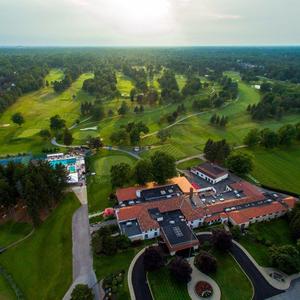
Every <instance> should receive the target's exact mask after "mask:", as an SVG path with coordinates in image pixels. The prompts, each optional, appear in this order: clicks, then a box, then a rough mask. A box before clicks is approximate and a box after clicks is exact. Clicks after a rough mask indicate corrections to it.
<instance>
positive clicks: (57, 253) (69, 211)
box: [0, 193, 79, 300]
mask: <svg viewBox="0 0 300 300" xmlns="http://www.w3.org/2000/svg"><path fill="white" fill-rule="evenodd" d="M78 207H79V201H78V200H77V198H76V197H75V195H74V194H73V193H69V194H67V196H66V197H65V199H64V200H63V201H62V203H61V204H60V205H59V206H58V207H57V208H56V209H55V210H54V211H53V213H52V214H51V215H50V217H49V218H48V219H47V220H46V221H45V222H44V223H43V224H42V225H41V226H40V227H39V228H38V229H36V231H35V233H34V234H33V235H32V236H31V237H30V238H28V239H27V240H25V241H24V242H22V243H21V244H19V245H18V246H16V247H15V248H12V249H10V250H8V251H7V252H5V253H3V254H1V255H0V264H1V265H3V266H4V267H5V269H6V270H7V271H8V272H9V273H11V274H12V276H13V278H14V280H15V281H16V283H17V285H18V286H19V287H20V289H21V290H22V291H23V293H24V294H25V296H26V299H44V300H46V299H47V300H53V299H61V298H62V297H63V295H64V294H65V292H66V291H67V289H68V288H69V286H70V284H71V282H72V231H71V222H72V215H73V213H74V211H75V210H76V209H77V208H78Z"/></svg>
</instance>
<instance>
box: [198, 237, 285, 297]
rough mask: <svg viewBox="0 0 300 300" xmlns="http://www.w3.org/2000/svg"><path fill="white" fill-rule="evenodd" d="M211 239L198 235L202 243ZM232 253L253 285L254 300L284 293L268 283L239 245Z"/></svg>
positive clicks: (235, 246)
mask: <svg viewBox="0 0 300 300" xmlns="http://www.w3.org/2000/svg"><path fill="white" fill-rule="evenodd" d="M210 237H211V235H210V234H204V235H198V238H199V240H202V241H205V240H208V239H209V238H210ZM230 252H231V254H232V255H233V257H234V258H235V259H236V261H237V262H238V263H239V264H240V266H241V267H242V269H243V270H244V272H245V273H246V274H247V275H248V277H249V278H250V280H251V282H252V284H253V287H254V297H253V300H263V299H267V298H270V297H272V296H275V295H278V294H280V293H282V290H278V289H275V288H274V287H272V286H271V285H270V284H269V283H268V282H267V281H266V279H265V278H264V277H263V275H262V274H261V273H260V272H259V270H258V269H257V268H256V266H255V265H254V264H253V262H252V261H251V260H250V259H249V257H248V256H247V255H246V254H245V253H244V252H243V250H241V249H240V248H239V247H238V246H237V245H235V244H233V246H232V249H231V250H230Z"/></svg>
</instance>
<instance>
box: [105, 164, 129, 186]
mask: <svg viewBox="0 0 300 300" xmlns="http://www.w3.org/2000/svg"><path fill="white" fill-rule="evenodd" d="M110 176H111V184H112V186H113V187H121V186H123V185H124V184H125V183H127V182H128V181H129V179H130V177H131V168H130V165H128V164H126V163H120V164H116V165H113V166H112V167H111V169H110Z"/></svg>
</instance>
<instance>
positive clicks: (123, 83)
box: [117, 72, 134, 97]
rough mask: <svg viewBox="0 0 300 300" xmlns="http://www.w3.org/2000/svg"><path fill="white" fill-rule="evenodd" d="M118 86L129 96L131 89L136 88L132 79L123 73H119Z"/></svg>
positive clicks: (123, 94) (124, 94) (122, 93)
mask: <svg viewBox="0 0 300 300" xmlns="http://www.w3.org/2000/svg"><path fill="white" fill-rule="evenodd" d="M117 88H118V90H119V92H120V93H121V95H122V96H123V97H129V95H130V91H131V90H132V89H133V88H134V85H133V82H132V80H131V79H130V78H129V77H127V76H125V75H124V74H122V73H121V72H118V73H117Z"/></svg>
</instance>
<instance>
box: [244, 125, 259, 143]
mask: <svg viewBox="0 0 300 300" xmlns="http://www.w3.org/2000/svg"><path fill="white" fill-rule="evenodd" d="M260 140H261V136H260V133H259V130H258V129H256V128H253V129H251V130H250V131H249V132H248V134H247V135H246V136H245V138H244V143H245V144H246V145H247V146H248V147H254V146H256V145H258V144H259V143H260Z"/></svg>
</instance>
